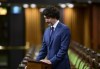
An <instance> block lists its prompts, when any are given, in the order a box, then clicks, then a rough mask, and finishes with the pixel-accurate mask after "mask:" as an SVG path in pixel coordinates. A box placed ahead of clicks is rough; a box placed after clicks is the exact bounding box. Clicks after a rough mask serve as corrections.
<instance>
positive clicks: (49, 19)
mask: <svg viewBox="0 0 100 69" xmlns="http://www.w3.org/2000/svg"><path fill="white" fill-rule="evenodd" d="M44 18H45V22H46V23H48V25H53V24H54V20H55V19H53V18H51V17H46V16H44Z"/></svg>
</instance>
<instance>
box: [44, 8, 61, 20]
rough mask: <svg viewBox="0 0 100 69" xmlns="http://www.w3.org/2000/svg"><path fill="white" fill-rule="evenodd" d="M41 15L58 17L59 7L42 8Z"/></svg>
mask: <svg viewBox="0 0 100 69" xmlns="http://www.w3.org/2000/svg"><path fill="white" fill-rule="evenodd" d="M43 15H45V16H46V17H51V18H56V19H59V18H60V13H59V9H58V8H57V7H55V6H49V7H47V8H46V9H44V11H43Z"/></svg>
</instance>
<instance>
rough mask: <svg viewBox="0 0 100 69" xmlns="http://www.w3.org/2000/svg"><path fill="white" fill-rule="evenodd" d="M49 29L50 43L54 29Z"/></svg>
mask: <svg viewBox="0 0 100 69" xmlns="http://www.w3.org/2000/svg"><path fill="white" fill-rule="evenodd" d="M50 29H51V31H50V41H51V39H52V36H53V33H54V27H51V28H50Z"/></svg>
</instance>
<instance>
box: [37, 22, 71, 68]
mask: <svg viewBox="0 0 100 69" xmlns="http://www.w3.org/2000/svg"><path fill="white" fill-rule="evenodd" d="M49 35H50V27H48V28H47V29H46V31H45V33H44V37H43V44H42V48H41V50H40V52H39V55H38V57H37V59H36V60H37V61H39V60H41V59H44V58H45V57H46V56H47V59H48V60H50V61H51V62H52V67H53V68H52V69H70V63H69V58H68V53H67V51H68V47H69V44H70V30H69V28H68V27H67V26H66V25H64V24H63V23H61V22H59V23H58V25H57V27H56V29H55V31H54V34H53V37H52V39H51V41H49Z"/></svg>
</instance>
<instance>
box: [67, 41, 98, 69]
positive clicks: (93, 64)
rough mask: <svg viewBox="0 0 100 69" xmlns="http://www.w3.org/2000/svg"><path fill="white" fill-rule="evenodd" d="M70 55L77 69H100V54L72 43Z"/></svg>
mask: <svg viewBox="0 0 100 69" xmlns="http://www.w3.org/2000/svg"><path fill="white" fill-rule="evenodd" d="M68 54H69V59H70V62H71V63H72V64H73V65H74V67H75V69H100V53H97V52H95V51H93V50H91V49H89V48H86V47H85V46H83V45H80V44H79V43H77V42H75V41H72V42H71V44H70V49H69V50H68ZM73 69H74V68H73Z"/></svg>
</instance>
